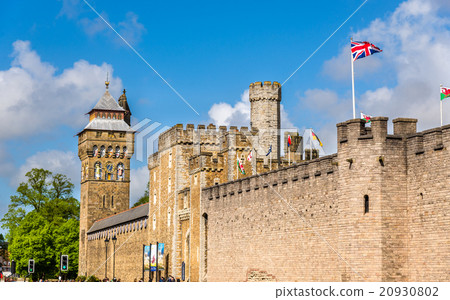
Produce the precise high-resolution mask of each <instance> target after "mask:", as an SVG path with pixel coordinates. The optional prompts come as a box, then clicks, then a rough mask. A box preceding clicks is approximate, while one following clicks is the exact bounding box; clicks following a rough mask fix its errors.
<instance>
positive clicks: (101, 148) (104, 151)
mask: <svg viewBox="0 0 450 300" xmlns="http://www.w3.org/2000/svg"><path fill="white" fill-rule="evenodd" d="M105 154H106V148H105V146H101V147H100V156H101V157H105Z"/></svg>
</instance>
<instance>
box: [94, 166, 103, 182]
mask: <svg viewBox="0 0 450 300" xmlns="http://www.w3.org/2000/svg"><path fill="white" fill-rule="evenodd" d="M94 177H95V179H101V178H102V164H101V162H96V163H95V165H94Z"/></svg>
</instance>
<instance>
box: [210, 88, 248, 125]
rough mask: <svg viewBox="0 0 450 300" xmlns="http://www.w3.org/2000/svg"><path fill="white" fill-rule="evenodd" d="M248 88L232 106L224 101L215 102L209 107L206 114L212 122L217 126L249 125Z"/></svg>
mask: <svg viewBox="0 0 450 300" xmlns="http://www.w3.org/2000/svg"><path fill="white" fill-rule="evenodd" d="M248 93H249V90H245V91H244V92H243V93H242V94H241V100H240V101H239V102H237V103H236V104H235V105H234V106H231V105H230V104H228V103H226V102H219V103H215V104H213V105H212V106H211V108H210V109H209V112H208V115H209V117H210V118H211V120H212V122H213V123H214V124H216V125H218V126H220V125H224V126H230V125H232V126H249V125H250V101H249V98H248Z"/></svg>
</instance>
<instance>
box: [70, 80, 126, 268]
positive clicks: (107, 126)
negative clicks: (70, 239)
mask: <svg viewBox="0 0 450 300" xmlns="http://www.w3.org/2000/svg"><path fill="white" fill-rule="evenodd" d="M125 117H126V110H125V109H123V108H122V107H121V106H120V105H119V104H118V103H117V102H116V100H114V98H113V97H112V96H111V94H110V93H109V91H108V83H107V84H106V91H105V93H104V94H103V96H102V97H101V98H100V100H99V101H98V103H97V105H95V107H94V108H93V109H92V110H91V111H90V112H89V124H88V125H87V126H86V127H85V128H84V129H83V131H81V132H80V133H78V157H79V158H80V160H81V195H80V244H79V245H80V249H79V274H80V275H84V274H85V272H86V269H87V268H86V263H87V260H86V247H87V244H86V241H87V231H88V230H89V228H90V227H91V226H92V225H93V224H94V222H95V221H97V220H99V219H102V218H105V217H107V216H110V215H114V214H116V213H118V212H121V211H124V210H127V209H128V208H129V206H130V158H131V156H132V155H133V153H134V131H133V130H132V129H131V127H130V126H129V125H128V124H127V123H126V122H125V121H124V120H125Z"/></svg>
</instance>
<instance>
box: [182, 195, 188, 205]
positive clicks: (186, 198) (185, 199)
mask: <svg viewBox="0 0 450 300" xmlns="http://www.w3.org/2000/svg"><path fill="white" fill-rule="evenodd" d="M188 206H189V203H188V197H187V194H184V201H183V208H188Z"/></svg>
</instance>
